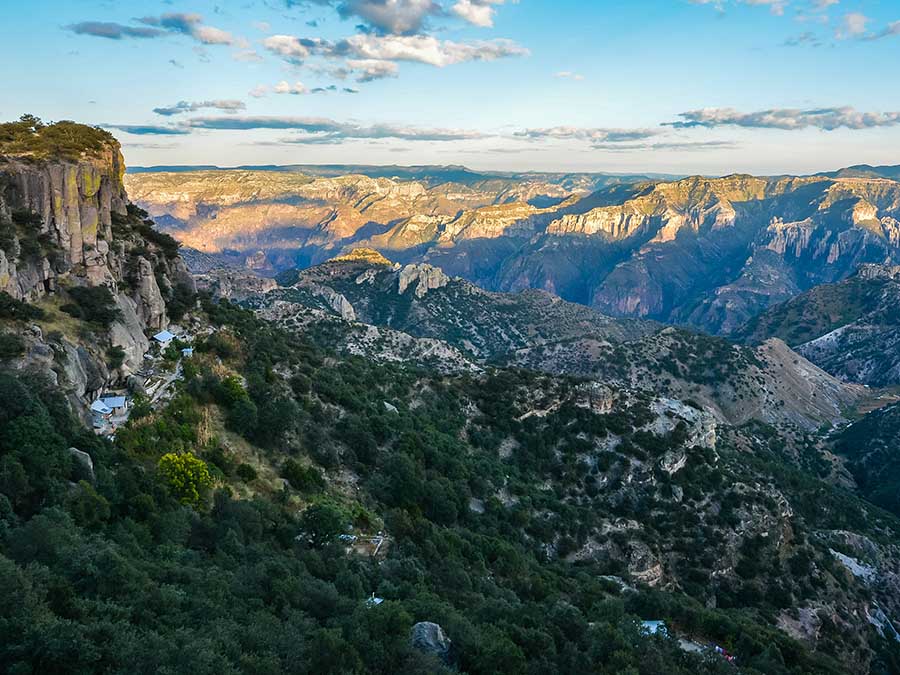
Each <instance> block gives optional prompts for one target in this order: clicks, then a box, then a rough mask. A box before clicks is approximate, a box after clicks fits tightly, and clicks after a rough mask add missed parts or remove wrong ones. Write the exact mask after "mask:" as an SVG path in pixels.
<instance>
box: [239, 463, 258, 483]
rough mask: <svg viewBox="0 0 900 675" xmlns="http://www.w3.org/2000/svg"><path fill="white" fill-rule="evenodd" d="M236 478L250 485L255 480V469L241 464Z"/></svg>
mask: <svg viewBox="0 0 900 675" xmlns="http://www.w3.org/2000/svg"><path fill="white" fill-rule="evenodd" d="M237 477H238V478H240V479H241V480H242V481H244V482H245V483H252V482H253V481H255V480H256V479H257V473H256V469H254V468H253V467H252V466H250V465H249V464H241V465H240V466H238V468H237Z"/></svg>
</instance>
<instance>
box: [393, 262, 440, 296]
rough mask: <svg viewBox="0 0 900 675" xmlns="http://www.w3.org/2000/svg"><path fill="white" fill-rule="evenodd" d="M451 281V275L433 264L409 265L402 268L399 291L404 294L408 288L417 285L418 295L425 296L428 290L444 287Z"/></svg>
mask: <svg viewBox="0 0 900 675" xmlns="http://www.w3.org/2000/svg"><path fill="white" fill-rule="evenodd" d="M449 283H450V277H448V276H447V275H446V274H444V272H443V271H442V270H441V269H439V268H437V267H433V266H431V265H407V266H406V267H404V268H403V269H402V270H400V277H399V279H398V284H399V286H398V292H399V293H400V295H403V294H404V293H406V290H407V289H408V288H410V287H411V286H413V285H415V288H416V290H415V294H416V297H417V298H424V297H425V294H426V293H428V291H433V290H435V289H437V288H443V287H444V286H446V285H447V284H449Z"/></svg>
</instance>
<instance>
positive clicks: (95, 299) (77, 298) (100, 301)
mask: <svg viewBox="0 0 900 675" xmlns="http://www.w3.org/2000/svg"><path fill="white" fill-rule="evenodd" d="M69 297H70V298H71V299H72V300H73V301H74V302H72V303H67V304H65V305H63V306H62V307H60V309H62V311H64V312H65V313H66V314H69V315H71V316H74V317H75V318H76V319H84V320H85V321H88V322H90V323H95V324H97V325H99V326H102V327H103V328H109V327H110V326H111V325H112V324H113V323H114V322H115V321H118V320H119V319H121V318H122V312H121V310H120V309H119V308H118V307H117V306H116V299H115V298H114V297H113V294H112V292H111V291H110V290H109V288H107V287H106V286H93V287H89V286H76V287H75V288H71V289H69Z"/></svg>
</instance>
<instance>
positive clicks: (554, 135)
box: [514, 126, 664, 145]
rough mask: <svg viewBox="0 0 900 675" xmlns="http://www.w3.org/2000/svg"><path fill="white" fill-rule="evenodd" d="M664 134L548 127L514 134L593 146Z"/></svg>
mask: <svg viewBox="0 0 900 675" xmlns="http://www.w3.org/2000/svg"><path fill="white" fill-rule="evenodd" d="M663 133H664V132H663V131H662V130H660V129H607V128H588V127H570V126H560V127H547V128H542V129H526V130H524V131H518V132H516V133H515V134H514V136H515V137H516V138H520V139H527V140H532V141H538V140H540V141H543V140H548V139H553V140H564V141H584V142H588V143H590V144H592V145H598V144H601V143H627V142H633V141H642V140H646V139H648V138H653V137H655V136H659V135H661V134H663Z"/></svg>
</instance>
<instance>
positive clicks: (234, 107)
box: [153, 99, 247, 117]
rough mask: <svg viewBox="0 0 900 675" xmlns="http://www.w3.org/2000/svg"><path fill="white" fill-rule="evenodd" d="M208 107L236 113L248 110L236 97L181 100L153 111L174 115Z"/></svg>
mask: <svg viewBox="0 0 900 675" xmlns="http://www.w3.org/2000/svg"><path fill="white" fill-rule="evenodd" d="M206 108H212V109H215V110H221V111H223V112H230V113H236V112H239V111H241V110H246V108H247V106H246V105H245V104H244V102H243V101H238V100H234V99H229V100H220V101H179V102H178V103H176V104H175V105H170V106H163V107H160V108H154V109H153V112H155V113H156V114H157V115H163V116H164V117H172V116H173V115H183V114H185V113H190V112H197V111H198V110H203V109H206Z"/></svg>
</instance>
